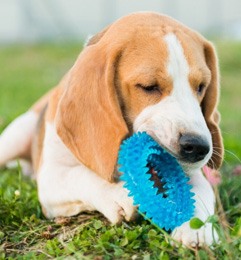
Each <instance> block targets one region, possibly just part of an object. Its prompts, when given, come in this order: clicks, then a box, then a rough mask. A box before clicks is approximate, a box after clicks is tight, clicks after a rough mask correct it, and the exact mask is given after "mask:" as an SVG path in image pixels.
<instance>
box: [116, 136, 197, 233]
mask: <svg viewBox="0 0 241 260" xmlns="http://www.w3.org/2000/svg"><path fill="white" fill-rule="evenodd" d="M118 164H119V171H120V172H121V173H122V175H121V180H123V181H124V182H125V184H124V187H125V188H127V189H128V190H129V196H132V197H133V199H134V205H138V206H139V212H140V213H142V214H144V215H145V217H146V218H147V219H150V220H151V221H152V222H153V223H154V224H156V225H157V226H159V227H160V228H164V229H165V230H173V229H174V228H176V227H178V226H180V225H181V224H182V223H184V222H186V221H188V220H190V219H191V217H192V216H193V214H194V202H195V201H194V199H192V197H193V195H194V194H193V193H192V192H191V191H190V190H191V188H192V186H191V185H190V184H188V181H189V178H188V177H187V176H186V175H185V173H184V172H183V170H182V168H181V166H180V165H179V164H178V162H177V160H176V159H175V158H174V157H173V156H172V155H170V154H169V153H168V152H167V151H166V150H164V149H163V148H162V147H161V146H160V145H159V144H158V143H157V142H156V141H155V140H154V139H153V138H152V137H150V136H149V135H147V134H146V133H145V132H142V133H140V132H139V133H136V134H134V135H132V136H131V137H130V138H128V139H126V140H124V141H123V143H122V145H121V147H120V151H119V158H118ZM151 172H152V173H153V172H154V173H155V174H156V175H157V176H156V178H155V179H157V177H158V179H157V180H158V182H160V183H159V184H161V186H162V189H161V191H160V190H159V189H158V188H157V187H155V182H154V180H153V175H151ZM148 173H149V174H148Z"/></svg>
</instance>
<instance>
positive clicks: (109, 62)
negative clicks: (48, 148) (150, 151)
mask: <svg viewBox="0 0 241 260" xmlns="http://www.w3.org/2000/svg"><path fill="white" fill-rule="evenodd" d="M106 49H107V48H105V46H103V44H99V43H97V44H92V45H89V46H87V47H86V48H85V49H84V50H83V52H82V53H81V54H80V56H79V58H78V59H77V61H76V63H75V65H74V66H73V68H72V69H71V71H70V74H69V79H68V83H67V86H66V89H65V92H64V94H63V96H62V97H61V100H60V103H59V106H58V110H57V115H56V121H55V124H56V129H57V133H58V135H59V136H60V138H61V139H62V141H63V142H64V143H65V145H66V146H67V147H68V148H69V149H70V151H71V152H72V153H73V154H74V155H75V157H76V158H77V159H78V160H79V161H81V162H82V163H83V164H84V165H86V166H87V167H89V168H90V169H92V170H93V171H94V172H96V173H97V174H99V175H100V176H101V177H103V178H105V179H106V180H108V181H112V179H113V172H114V169H115V164H116V160H117V154H118V150H119V146H120V143H121V141H122V139H123V138H124V137H125V136H126V135H127V134H128V128H127V125H126V123H125V121H124V119H123V116H122V111H121V108H120V105H119V101H118V95H117V90H116V86H115V75H116V71H117V63H118V62H117V61H118V59H119V57H120V51H117V50H113V51H110V49H111V48H109V51H107V50H106Z"/></svg>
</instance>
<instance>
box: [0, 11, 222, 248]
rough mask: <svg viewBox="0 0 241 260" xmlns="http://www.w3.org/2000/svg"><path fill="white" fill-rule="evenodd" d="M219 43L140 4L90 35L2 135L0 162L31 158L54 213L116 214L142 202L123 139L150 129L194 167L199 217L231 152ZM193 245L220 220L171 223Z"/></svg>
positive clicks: (207, 240)
mask: <svg viewBox="0 0 241 260" xmlns="http://www.w3.org/2000/svg"><path fill="white" fill-rule="evenodd" d="M218 98H219V75H218V65H217V58H216V53H215V50H214V47H213V46H212V44H211V43H210V42H208V41H207V40H206V39H205V38H203V37H202V36H201V35H200V34H198V33H196V32H194V31H193V30H191V29H189V28H188V27H186V26H184V25H183V24H181V23H179V22H177V21H175V20H173V19H171V18H170V17H167V16H164V15H159V14H157V13H135V14H131V15H128V16H126V17H124V18H121V19H119V20H118V21H117V22H115V23H113V24H112V25H110V26H109V27H107V28H106V29H104V30H103V31H102V32H100V33H99V34H97V35H95V36H94V37H92V38H91V39H90V41H89V42H88V45H87V46H86V47H85V48H84V49H83V51H82V52H81V53H80V55H79V57H78V58H77V60H76V62H75V64H74V65H73V67H72V68H71V69H70V70H69V72H68V73H67V74H66V75H65V77H64V78H63V79H62V81H61V82H60V83H59V85H58V86H57V87H55V88H54V89H52V90H51V91H50V92H49V93H47V94H46V95H45V96H44V97H42V98H41V99H40V100H39V101H38V102H37V103H36V104H35V105H33V107H32V108H31V109H30V110H29V111H28V112H26V113H25V114H23V115H21V116H20V117H18V118H17V119H16V120H14V121H13V122H12V123H11V124H10V125H9V126H8V127H7V128H6V130H5V131H4V132H3V133H2V135H1V136H0V165H5V164H6V163H7V162H8V161H10V160H13V159H16V158H31V162H32V165H33V169H34V174H35V177H36V180H37V185H38V195H39V200H40V203H41V205H42V210H43V212H44V214H45V216H46V217H47V218H54V217H58V216H73V215H76V214H78V213H80V212H82V211H95V210H97V211H99V212H101V213H102V214H103V215H104V216H105V217H106V218H107V219H108V220H109V221H110V222H111V223H118V222H120V221H122V220H123V219H125V220H127V221H129V220H131V219H132V218H133V217H134V215H135V211H136V208H135V207H134V206H133V201H132V199H131V198H130V197H128V195H127V193H128V192H127V190H126V189H125V188H123V183H122V182H120V181H118V176H119V173H118V171H117V166H116V161H117V154H118V150H119V146H120V143H121V142H122V140H123V139H125V138H126V137H127V136H129V135H131V134H132V133H133V132H137V131H140V132H142V131H146V132H147V133H148V134H150V135H151V136H152V137H153V138H154V139H155V140H156V141H157V142H158V143H159V144H160V145H162V146H163V147H165V148H166V149H167V150H168V151H169V152H170V153H171V154H172V155H174V156H175V157H176V158H177V160H178V161H179V163H180V164H181V165H182V167H183V169H184V170H185V172H186V174H187V175H188V176H189V177H190V183H191V184H192V186H193V189H192V191H193V192H194V193H195V200H196V204H195V207H196V208H195V217H198V218H200V219H201V220H202V221H204V222H205V221H206V220H207V218H208V217H209V216H210V215H212V214H214V205H215V197H214V193H213V190H212V188H211V186H210V184H209V183H208V181H207V180H206V179H205V178H204V176H203V173H202V170H201V169H202V167H203V166H204V165H208V166H209V167H211V168H215V169H217V168H219V167H220V166H221V163H222V158H223V144H222V138H221V134H220V129H219V126H218V123H219V114H218V112H217V103H218ZM172 236H173V238H174V239H176V240H178V241H180V242H182V243H183V244H185V245H188V246H196V245H203V244H208V245H210V244H212V243H213V241H214V240H216V239H217V235H216V233H215V232H213V230H212V226H211V223H206V224H205V226H203V227H202V228H200V229H198V230H193V229H191V228H190V225H189V222H186V223H184V224H183V225H182V226H180V227H178V228H176V229H175V230H174V231H173V232H172Z"/></svg>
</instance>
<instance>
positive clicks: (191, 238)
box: [172, 222, 218, 247]
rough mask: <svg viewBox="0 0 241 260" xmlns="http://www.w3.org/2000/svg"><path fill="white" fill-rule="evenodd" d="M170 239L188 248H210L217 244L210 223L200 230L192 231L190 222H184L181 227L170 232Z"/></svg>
mask: <svg viewBox="0 0 241 260" xmlns="http://www.w3.org/2000/svg"><path fill="white" fill-rule="evenodd" d="M172 237H173V238H174V239H175V240H176V241H178V242H180V243H182V244H183V245H185V246H188V247H201V246H204V245H207V246H210V245H212V244H213V243H214V242H216V243H217V242H218V235H217V232H216V231H215V229H213V227H212V224H211V223H206V224H205V225H204V226H202V227H201V228H200V229H192V228H191V227H190V222H185V223H184V224H182V226H180V227H178V228H176V229H174V230H173V232H172Z"/></svg>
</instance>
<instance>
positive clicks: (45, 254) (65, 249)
mask: <svg viewBox="0 0 241 260" xmlns="http://www.w3.org/2000/svg"><path fill="white" fill-rule="evenodd" d="M80 49H81V45H80V44H78V43H73V44H48V45H36V46H11V47H5V48H3V47H2V48H1V49H0V67H1V73H0V131H2V130H3V129H4V127H5V126H6V125H7V124H8V123H9V122H10V121H11V120H12V119H13V118H15V117H16V116H18V115H19V114H21V113H23V112H24V111H26V110H27V109H28V108H29V106H31V104H32V103H33V102H34V101H35V100H36V99H38V97H40V96H41V95H42V94H43V93H45V92H46V90H48V89H49V88H50V87H52V86H54V85H55V84H57V83H58V81H59V79H60V78H61V77H62V76H63V75H64V73H65V72H66V71H67V69H68V68H70V66H71V65H72V64H73V62H74V60H75V59H76V57H77V55H78V53H79V51H80ZM217 49H218V53H219V59H220V68H221V75H222V77H221V83H222V95H221V104H220V111H221V114H222V124H221V127H222V130H223V136H224V142H225V148H226V150H227V151H228V152H227V153H226V157H225V164H224V167H223V169H222V173H223V182H222V184H221V185H220V186H219V187H218V190H216V195H217V199H218V201H219V199H220V201H221V203H220V202H219V203H218V205H217V215H215V216H213V217H212V218H211V219H210V221H212V222H214V225H215V226H216V228H217V231H218V232H219V233H220V239H221V243H220V244H218V245H215V246H213V248H207V247H206V248H202V249H199V250H198V249H187V248H183V247H181V246H177V247H172V246H171V245H170V241H171V238H170V236H169V235H168V234H167V233H165V232H163V231H161V230H159V229H157V228H156V227H155V226H152V225H151V224H149V223H148V222H146V221H144V220H143V219H139V220H138V221H137V222H135V223H123V224H121V225H120V226H112V225H110V224H108V223H107V221H106V220H105V219H104V218H103V217H102V216H101V215H100V214H97V213H94V214H81V215H79V216H77V217H73V218H65V219H57V220H55V221H49V220H46V219H45V218H44V217H43V215H42V213H41V208H40V205H39V202H38V199H37V189H36V183H35V182H34V181H32V180H30V179H29V178H26V177H24V176H22V174H21V170H19V169H15V170H6V169H4V170H1V171H0V259H13V258H17V259H49V258H58V259H66V257H68V256H72V257H73V258H74V259H145V260H148V259H163V260H164V259H238V258H239V257H240V255H241V238H240V237H241V217H240V216H241V189H240V185H241V176H235V175H234V174H233V168H234V167H235V166H236V165H237V164H240V159H238V158H241V138H239V132H240V130H241V100H240V98H241V43H234V42H217Z"/></svg>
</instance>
